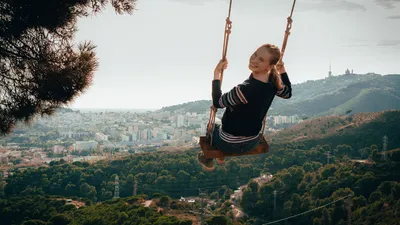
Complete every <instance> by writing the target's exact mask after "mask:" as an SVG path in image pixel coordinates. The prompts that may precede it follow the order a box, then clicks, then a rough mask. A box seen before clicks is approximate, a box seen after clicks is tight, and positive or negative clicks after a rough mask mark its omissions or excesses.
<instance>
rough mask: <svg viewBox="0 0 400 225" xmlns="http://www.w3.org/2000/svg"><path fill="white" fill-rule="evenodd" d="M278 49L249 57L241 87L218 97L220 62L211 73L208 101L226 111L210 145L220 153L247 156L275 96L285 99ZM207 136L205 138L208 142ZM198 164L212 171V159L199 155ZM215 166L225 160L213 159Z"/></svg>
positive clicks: (287, 83)
mask: <svg viewBox="0 0 400 225" xmlns="http://www.w3.org/2000/svg"><path fill="white" fill-rule="evenodd" d="M280 58H281V52H280V49H279V48H278V47H277V46H275V45H272V44H265V45H262V46H260V47H259V48H258V49H257V50H256V51H255V52H254V53H253V54H252V55H251V57H250V60H249V69H250V70H251V72H252V73H251V74H250V76H249V77H248V78H247V79H246V80H245V81H244V82H243V83H241V84H239V85H237V86H236V87H234V88H232V89H231V90H230V91H229V92H226V93H224V94H222V91H221V71H222V70H225V69H226V68H227V66H228V62H227V61H222V60H221V61H220V62H219V63H218V64H217V66H216V67H215V70H214V80H213V81H212V99H213V106H214V107H215V108H226V110H225V112H224V115H223V117H222V120H221V122H222V124H221V125H222V126H219V125H218V124H215V127H214V133H213V143H212V145H213V146H215V147H216V148H217V149H219V150H221V151H223V152H235V153H238V152H248V151H251V150H253V149H254V148H256V147H257V146H258V144H259V143H260V140H261V137H262V135H263V134H261V132H260V131H261V129H262V123H263V120H264V117H265V115H266V114H267V112H268V109H269V107H270V106H271V104H272V101H273V99H274V97H275V95H276V96H279V97H281V98H284V99H289V98H290V97H291V96H292V87H291V83H290V80H289V77H288V75H287V73H286V71H285V67H284V65H283V63H282V62H279V59H280ZM210 135H211V134H207V138H208V139H209V138H210ZM198 161H199V163H200V164H201V165H202V167H203V168H204V169H205V170H207V171H213V170H214V162H213V159H207V158H206V157H205V156H204V154H203V152H202V151H200V153H199V154H198ZM216 161H217V162H218V163H219V164H223V163H224V162H225V158H217V159H216Z"/></svg>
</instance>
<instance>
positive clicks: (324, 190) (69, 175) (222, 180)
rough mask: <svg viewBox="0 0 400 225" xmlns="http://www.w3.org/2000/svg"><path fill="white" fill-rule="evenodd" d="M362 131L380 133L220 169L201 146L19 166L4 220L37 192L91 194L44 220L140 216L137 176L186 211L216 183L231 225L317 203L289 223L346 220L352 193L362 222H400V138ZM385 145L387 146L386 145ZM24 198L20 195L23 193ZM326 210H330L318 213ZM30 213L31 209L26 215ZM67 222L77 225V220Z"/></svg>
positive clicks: (144, 189)
mask: <svg viewBox="0 0 400 225" xmlns="http://www.w3.org/2000/svg"><path fill="white" fill-rule="evenodd" d="M392 113H393V112H392ZM382 115H385V113H384V114H382ZM387 115H391V116H393V114H387ZM396 115H398V112H397V114H396ZM359 116H364V119H365V120H367V119H369V120H371V121H375V123H374V124H375V125H374V126H375V129H377V130H383V131H384V130H386V129H387V127H386V126H387V123H384V122H379V121H382V118H381V117H379V116H371V115H369V117H368V115H367V114H365V115H362V114H360V115H359ZM355 120H357V119H355ZM348 130H349V132H350V131H351V130H353V132H354V133H356V131H357V128H356V127H350V128H349V129H348ZM390 132H392V133H391V135H393V136H390V137H398V136H400V133H399V130H398V129H397V130H396V129H393V130H392V129H391V130H390ZM358 135H360V136H359V138H361V139H370V140H373V143H369V142H365V143H366V145H363V146H355V147H352V146H353V145H352V142H353V140H351V139H349V138H346V136H343V138H342V139H340V137H338V138H337V139H335V141H332V140H333V139H330V136H325V137H321V139H320V140H319V142H320V143H324V144H315V143H312V142H302V143H300V142H299V143H296V142H287V143H286V144H283V142H282V143H281V145H276V146H274V147H272V148H271V150H270V152H269V153H267V154H264V155H255V156H243V157H236V158H229V159H228V160H227V162H226V163H225V164H224V165H219V166H217V169H216V171H214V172H212V173H208V172H205V171H203V170H202V169H201V167H200V166H199V165H198V163H197V162H196V154H197V152H198V151H199V150H200V149H199V148H195V149H190V150H187V151H184V152H168V153H166V152H155V153H148V154H133V155H131V156H130V157H128V158H126V159H122V160H116V161H100V162H97V163H94V164H89V163H86V162H83V163H82V162H74V163H72V164H67V163H66V162H63V161H60V162H56V163H51V165H49V166H48V167H42V168H39V169H37V170H34V169H27V170H24V171H15V173H14V174H13V175H12V176H10V177H9V178H8V179H7V180H6V182H7V184H6V186H5V187H4V191H3V193H4V196H3V199H4V200H2V201H3V202H2V203H1V204H3V205H6V206H7V207H0V208H1V210H0V218H10V215H14V216H15V214H11V213H15V211H13V210H12V209H13V208H16V207H18V205H17V204H21V203H18V202H20V201H25V200H26V201H29V199H31V198H32V196H43V197H45V196H64V197H65V198H83V199H85V202H86V204H87V206H85V207H81V208H80V209H76V212H75V213H77V214H71V213H72V212H65V213H64V212H63V211H62V210H61V211H59V210H58V209H56V210H55V211H54V210H52V214H48V216H47V217H46V218H43V221H49V220H50V219H51V218H52V217H53V216H56V215H58V214H66V215H67V217H68V218H72V217H73V218H74V220H75V221H77V220H78V218H81V219H82V220H81V221H83V220H88V218H92V217H94V214H90V213H89V212H90V211H91V210H100V211H99V212H102V211H101V210H108V211H110V212H114V211H115V216H114V220H115V221H118V219H119V218H120V217H123V216H125V214H124V215H122V214H123V213H126V214H127V215H128V217H129V218H130V217H132V216H133V217H135V218H137V216H134V215H133V214H131V213H139V214H140V212H137V211H135V210H139V211H140V210H141V209H140V208H137V209H133V208H135V207H138V206H134V205H130V204H129V203H125V202H127V201H128V200H127V198H130V197H131V196H132V195H133V189H134V184H135V180H136V182H137V190H136V191H137V194H138V195H139V194H144V196H145V197H144V198H147V199H161V198H160V197H163V196H169V197H167V198H165V197H164V199H169V198H171V200H170V201H165V202H164V204H162V207H163V208H165V209H182V211H183V212H184V211H197V212H198V211H199V210H200V205H196V206H192V207H189V206H180V205H179V204H178V201H176V200H173V199H178V198H180V197H181V196H198V195H199V189H202V190H207V193H208V198H209V199H210V200H214V201H215V204H212V205H210V206H208V207H207V208H208V210H209V211H210V212H212V215H214V217H213V216H211V214H208V216H207V217H208V218H209V219H213V218H219V219H221V217H215V216H223V217H222V218H223V219H221V221H225V222H223V223H221V224H253V225H261V224H264V223H267V222H270V221H273V220H279V219H282V218H285V217H289V216H293V215H297V214H299V213H302V212H307V211H309V210H311V211H310V213H307V214H304V215H301V216H296V217H294V218H293V219H290V220H288V221H287V222H286V223H287V224H300V225H302V224H304V225H306V224H307V225H308V224H346V221H347V219H348V211H347V210H346V207H345V206H346V205H345V204H347V203H345V202H346V201H348V200H349V199H350V200H351V202H352V206H351V212H352V213H351V215H352V221H353V222H352V224H394V222H395V221H397V220H398V219H399V215H398V213H397V211H398V210H400V183H399V181H400V179H399V177H398V171H399V170H400V164H399V163H400V149H396V148H395V147H394V145H397V146H398V144H394V142H395V141H392V139H393V138H388V143H390V145H387V146H388V147H387V146H384V145H382V142H383V136H382V135H381V133H380V132H372V133H369V132H364V133H362V132H361V133H359V134H358ZM385 148H387V151H383V150H384V149H385ZM328 153H329V154H328ZM262 174H271V175H273V178H272V180H271V181H270V182H267V183H259V182H256V181H255V180H252V179H253V178H256V177H259V176H260V175H262ZM117 175H118V177H119V196H120V197H121V201H122V202H124V203H115V204H114V203H113V204H111V205H107V206H104V204H108V202H109V201H110V200H111V199H112V198H113V195H114V189H115V183H114V181H115V177H116V176H117ZM242 185H245V188H244V189H243V195H242V198H240V199H238V200H236V201H237V202H236V203H232V202H230V200H231V195H232V194H233V191H234V190H236V189H237V188H238V187H239V186H242ZM274 191H276V194H275V195H274ZM15 197H18V198H20V199H19V200H18V201H17V200H14V198H15ZM36 198H37V197H36ZM24 199H25V200H24ZM43 201H48V200H43ZM54 204H60V203H54ZM126 204H128V205H126ZM231 204H237V206H239V207H240V208H242V209H243V210H244V212H245V213H246V214H247V217H244V218H240V219H239V220H237V221H235V220H233V218H234V217H233V211H232V207H231ZM326 204H327V205H326ZM90 205H96V206H90ZM325 205H326V206H325ZM57 207H61V208H62V207H64V206H61V205H60V206H57ZM96 207H100V208H96ZM102 207H106V208H102ZM107 207H110V208H107ZM182 207H183V208H182ZM317 207H321V208H320V209H318V210H317ZM26 210H29V212H25V211H26ZM43 210H47V209H43ZM74 210H75V209H74ZM132 210H133V211H132ZM143 210H147V209H143ZM313 210H315V211H313ZM32 211H34V210H30V209H28V208H26V209H22V212H23V213H26V215H27V216H25V217H24V218H23V219H20V220H19V222H17V223H15V224H22V222H23V221H22V220H25V221H28V220H33V219H38V217H37V216H36V217H35V216H34V215H33V214H29V213H31V212H32ZM85 213H88V214H85ZM143 213H145V212H143ZM149 213H150V212H149ZM152 213H155V214H154V216H151V217H146V218H153V220H151V221H156V220H157V218H158V217H159V216H160V215H158V214H157V213H156V212H152ZM156 214H157V215H156ZM35 215H36V214H35ZM71 215H80V216H81V217H77V216H72V217H71ZM117 215H118V216H117ZM140 215H142V214H140ZM119 216H120V217H119ZM60 217H61V216H60ZM97 219H98V220H100V219H101V220H103V219H104V220H108V219H109V217H108V214H103V213H98V215H97ZM166 219H167V218H166ZM39 220H40V218H39ZM168 220H171V221H174V222H171V223H167V222H166V223H165V224H179V223H186V222H185V221H183V222H182V221H178V220H174V219H169V218H168ZM125 221H128V219H127V220H125ZM129 221H130V220H129ZM146 221H147V222H143V224H155V223H151V221H150V219H148V220H146ZM148 222H150V223H148ZM282 223H283V222H282ZM39 224H40V223H39ZM65 224H75V223H73V222H72V220H71V221H70V222H69V223H65ZM85 224H93V223H89V222H88V223H85ZM160 224H163V223H160ZM210 224H211V223H210Z"/></svg>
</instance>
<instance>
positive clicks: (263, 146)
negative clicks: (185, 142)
mask: <svg viewBox="0 0 400 225" xmlns="http://www.w3.org/2000/svg"><path fill="white" fill-rule="evenodd" d="M199 142H200V148H201V150H202V151H203V153H204V156H205V157H206V158H209V159H215V158H223V157H232V156H244V155H256V154H265V153H267V152H268V150H269V145H268V142H267V141H266V140H265V138H264V136H262V137H261V140H260V144H259V145H258V146H257V148H255V149H253V150H251V151H249V152H244V153H231V152H223V151H221V150H218V149H216V148H215V147H214V146H211V145H210V140H209V139H207V137H206V136H200V141H199Z"/></svg>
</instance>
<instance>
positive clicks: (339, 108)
mask: <svg viewBox="0 0 400 225" xmlns="http://www.w3.org/2000/svg"><path fill="white" fill-rule="evenodd" d="M399 86H400V75H385V76H382V75H378V74H365V75H356V74H350V75H340V76H333V77H330V78H325V79H320V80H312V81H307V82H303V83H300V84H294V85H293V86H292V88H293V96H292V98H290V99H279V98H276V99H275V100H274V102H273V104H272V106H271V109H270V111H269V112H268V115H270V116H274V115H282V116H291V115H296V114H297V115H299V116H301V117H303V116H307V117H319V116H327V115H344V114H346V112H347V111H349V110H351V113H359V112H379V111H383V110H391V109H400V91H399V89H398V87H399ZM227 90H228V89H224V91H227ZM211 104H212V103H211V101H210V100H201V101H193V102H188V103H184V104H180V105H174V106H168V107H163V108H162V109H160V110H162V111H185V112H197V113H204V112H206V111H208V110H209V108H210V106H211Z"/></svg>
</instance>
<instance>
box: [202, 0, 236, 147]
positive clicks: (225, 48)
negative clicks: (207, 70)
mask: <svg viewBox="0 0 400 225" xmlns="http://www.w3.org/2000/svg"><path fill="white" fill-rule="evenodd" d="M231 9H232V0H230V2H229V11H228V17H227V18H226V20H225V31H224V45H223V48H222V60H223V61H225V60H226V54H227V52H228V42H229V35H230V34H231V28H232V21H231V20H230V17H231ZM223 77H224V70H223V69H222V70H221V86H222V79H223ZM216 115H217V108H215V107H214V105H211V107H210V119H209V121H208V125H207V133H208V134H210V145H211V146H212V141H213V134H214V124H215V116H216Z"/></svg>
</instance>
